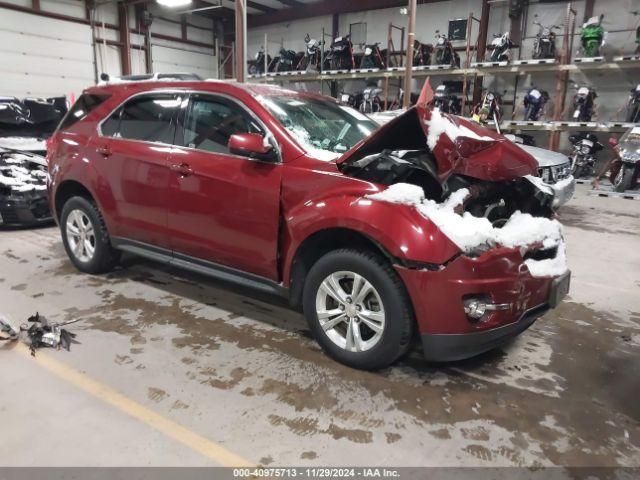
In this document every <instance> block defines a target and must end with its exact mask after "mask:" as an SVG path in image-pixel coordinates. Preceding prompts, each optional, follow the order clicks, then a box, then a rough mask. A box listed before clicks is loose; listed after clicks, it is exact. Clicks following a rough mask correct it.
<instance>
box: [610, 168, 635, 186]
mask: <svg viewBox="0 0 640 480" xmlns="http://www.w3.org/2000/svg"><path fill="white" fill-rule="evenodd" d="M633 172H634V167H631V168H629V167H625V166H624V165H622V166H621V167H620V170H619V171H618V174H617V175H616V178H614V179H613V188H614V190H615V191H616V192H620V193H622V192H624V191H625V190H629V189H630V188H631V181H632V180H633Z"/></svg>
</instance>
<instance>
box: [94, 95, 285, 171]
mask: <svg viewBox="0 0 640 480" xmlns="http://www.w3.org/2000/svg"><path fill="white" fill-rule="evenodd" d="M155 94H182V95H185V98H183V99H182V101H184V100H185V99H186V100H189V97H190V96H191V95H194V94H195V95H210V96H213V97H216V96H217V97H221V98H224V99H225V100H229V101H230V102H232V103H234V104H236V105H238V106H239V107H240V108H242V109H243V110H244V111H245V112H246V113H247V114H248V115H249V116H250V117H251V118H253V119H254V120H255V121H256V122H257V123H258V125H260V127H262V129H263V130H264V131H265V138H272V139H273V142H274V143H275V146H274V149H275V151H276V154H277V156H278V161H277V162H268V161H265V160H260V159H257V158H251V157H246V156H244V155H235V154H233V153H215V152H209V151H207V150H201V149H199V148H192V147H186V146H182V145H176V144H175V135H174V142H173V143H164V142H154V141H150V140H138V139H134V138H122V137H110V136H107V135H104V134H103V133H102V124H103V123H104V122H106V121H107V120H108V119H109V118H110V117H111V115H113V114H114V113H115V112H116V110H118V109H119V108H120V107H122V106H123V105H124V104H125V103H127V102H128V101H129V100H132V99H134V98H136V97H140V96H144V95H155ZM180 108H182V107H180ZM178 113H180V112H178ZM178 126H179V125H178V124H177V118H176V133H177V128H178ZM97 132H98V136H99V137H100V138H109V139H114V140H125V141H128V142H138V143H144V144H150V145H162V146H168V147H171V148H184V149H187V150H192V151H196V152H201V153H207V154H210V155H226V156H229V157H234V158H241V159H243V160H249V161H253V162H261V163H271V164H281V163H283V162H282V149H281V147H280V144H279V143H278V141H277V140H276V137H275V135H273V133H272V132H271V130H269V128H267V126H266V124H265V123H264V122H263V121H262V120H261V119H260V118H258V116H257V115H256V114H255V113H254V112H253V111H252V110H251V109H250V108H249V107H247V106H246V105H245V104H244V102H241V101H240V100H238V99H237V98H235V97H233V96H231V95H228V94H226V93H221V92H211V91H207V90H192V89H187V88H184V89H176V88H161V89H157V90H145V91H144V92H138V93H134V94H133V95H131V96H129V97H127V98H125V99H124V100H123V101H122V102H120V103H119V104H118V105H117V106H116V107H114V108H113V109H112V110H111V111H110V112H109V114H108V115H106V116H105V117H104V118H103V119H102V120H100V122H98V127H97Z"/></svg>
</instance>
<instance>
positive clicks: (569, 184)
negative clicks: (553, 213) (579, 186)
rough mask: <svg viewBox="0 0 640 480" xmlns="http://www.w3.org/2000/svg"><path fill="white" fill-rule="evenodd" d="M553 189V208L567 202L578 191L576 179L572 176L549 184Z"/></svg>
mask: <svg viewBox="0 0 640 480" xmlns="http://www.w3.org/2000/svg"><path fill="white" fill-rule="evenodd" d="M549 186H550V187H551V188H552V189H553V193H554V195H553V203H552V206H553V208H559V207H561V206H562V205H564V204H565V203H567V202H568V201H569V200H571V198H573V194H574V193H575V191H576V179H575V178H573V176H570V177H568V178H566V179H564V180H560V181H559V182H557V183H555V184H553V183H552V184H549Z"/></svg>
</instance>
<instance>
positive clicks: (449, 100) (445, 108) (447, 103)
mask: <svg viewBox="0 0 640 480" xmlns="http://www.w3.org/2000/svg"><path fill="white" fill-rule="evenodd" d="M433 106H434V107H435V108H438V109H439V110H440V111H441V112H444V113H451V114H453V115H460V113H461V111H462V104H461V102H460V99H459V98H458V97H457V96H456V95H454V94H453V93H451V89H450V88H449V87H448V86H446V85H445V84H442V85H438V87H437V88H436V91H435V93H434V96H433Z"/></svg>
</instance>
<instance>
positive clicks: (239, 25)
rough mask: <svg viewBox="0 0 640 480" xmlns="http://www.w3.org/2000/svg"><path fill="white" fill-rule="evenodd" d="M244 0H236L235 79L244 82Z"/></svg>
mask: <svg viewBox="0 0 640 480" xmlns="http://www.w3.org/2000/svg"><path fill="white" fill-rule="evenodd" d="M245 2H246V0H236V42H235V49H236V52H235V58H236V65H235V70H236V72H235V73H236V81H238V82H244V81H245V78H246V75H245V72H246V70H247V43H246V41H247V38H246V34H247V6H246V3H245Z"/></svg>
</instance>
